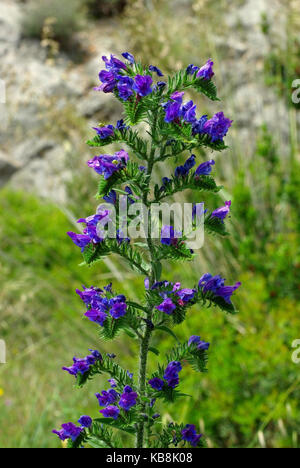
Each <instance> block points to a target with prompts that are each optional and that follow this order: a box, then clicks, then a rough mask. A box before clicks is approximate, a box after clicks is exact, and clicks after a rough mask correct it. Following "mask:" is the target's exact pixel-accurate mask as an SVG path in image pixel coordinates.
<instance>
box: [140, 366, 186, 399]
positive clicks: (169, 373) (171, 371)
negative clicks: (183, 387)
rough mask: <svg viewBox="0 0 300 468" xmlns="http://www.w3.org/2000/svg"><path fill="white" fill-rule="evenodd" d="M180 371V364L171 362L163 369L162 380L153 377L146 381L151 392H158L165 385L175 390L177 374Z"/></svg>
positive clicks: (177, 379) (177, 381) (177, 380)
mask: <svg viewBox="0 0 300 468" xmlns="http://www.w3.org/2000/svg"><path fill="white" fill-rule="evenodd" d="M181 370H182V365H181V363H180V362H179V361H172V362H170V363H169V364H168V365H167V367H166V369H165V373H164V380H162V379H160V378H159V377H154V378H153V379H150V380H149V381H148V384H149V385H150V386H151V387H152V388H153V390H157V391H158V392H160V391H161V390H162V389H163V388H164V386H165V384H166V385H167V386H168V387H170V388H176V387H177V386H178V385H179V372H180V371H181Z"/></svg>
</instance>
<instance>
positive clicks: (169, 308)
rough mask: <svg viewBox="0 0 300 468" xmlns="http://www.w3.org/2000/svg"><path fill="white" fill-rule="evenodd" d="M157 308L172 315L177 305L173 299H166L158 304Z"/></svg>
mask: <svg viewBox="0 0 300 468" xmlns="http://www.w3.org/2000/svg"><path fill="white" fill-rule="evenodd" d="M156 309H157V310H159V311H160V312H164V313H165V314H168V315H172V313H173V312H174V310H175V309H176V305H175V304H173V302H172V299H165V300H164V301H163V302H162V303H161V304H160V305H159V306H156Z"/></svg>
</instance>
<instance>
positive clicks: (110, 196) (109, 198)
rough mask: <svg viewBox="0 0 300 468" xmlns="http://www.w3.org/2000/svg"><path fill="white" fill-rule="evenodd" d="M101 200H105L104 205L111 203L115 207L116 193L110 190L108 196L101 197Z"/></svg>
mask: <svg viewBox="0 0 300 468" xmlns="http://www.w3.org/2000/svg"><path fill="white" fill-rule="evenodd" d="M103 200H105V201H106V203H111V204H112V205H115V204H116V201H117V194H116V192H115V191H114V190H111V191H110V192H109V194H108V195H105V196H104V197H103Z"/></svg>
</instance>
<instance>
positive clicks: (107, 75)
mask: <svg viewBox="0 0 300 468" xmlns="http://www.w3.org/2000/svg"><path fill="white" fill-rule="evenodd" d="M122 55H123V57H124V58H125V59H126V60H127V61H128V63H127V64H126V63H124V62H122V61H121V60H119V59H118V58H116V57H115V56H114V55H111V57H110V58H108V57H105V56H104V57H102V59H103V61H104V63H105V70H101V71H100V73H99V79H100V81H101V83H102V84H101V85H100V86H99V87H97V88H95V90H96V91H103V92H104V93H115V94H116V96H118V97H119V98H120V99H121V100H122V101H128V100H129V99H132V98H133V97H134V95H135V96H136V99H137V101H138V100H139V99H141V98H144V97H146V96H148V95H149V94H151V93H152V92H154V91H156V89H159V88H162V87H164V86H165V85H166V83H164V82H161V81H160V82H158V83H157V85H153V78H152V73H156V74H157V76H158V77H162V76H163V73H162V72H161V70H160V69H159V68H157V67H155V66H154V65H150V67H149V68H148V70H146V71H145V74H144V75H140V74H135V73H134V65H135V58H134V56H133V55H132V54H130V53H129V52H125V53H124V54H122Z"/></svg>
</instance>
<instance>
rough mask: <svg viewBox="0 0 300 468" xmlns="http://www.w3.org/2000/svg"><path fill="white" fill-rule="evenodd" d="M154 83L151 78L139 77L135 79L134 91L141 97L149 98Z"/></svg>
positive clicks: (147, 76)
mask: <svg viewBox="0 0 300 468" xmlns="http://www.w3.org/2000/svg"><path fill="white" fill-rule="evenodd" d="M152 83H153V80H152V78H151V76H149V75H137V76H136V77H135V82H134V85H133V89H134V91H136V93H137V94H138V95H139V96H142V97H145V96H148V94H151V93H152V87H151V85H152Z"/></svg>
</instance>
